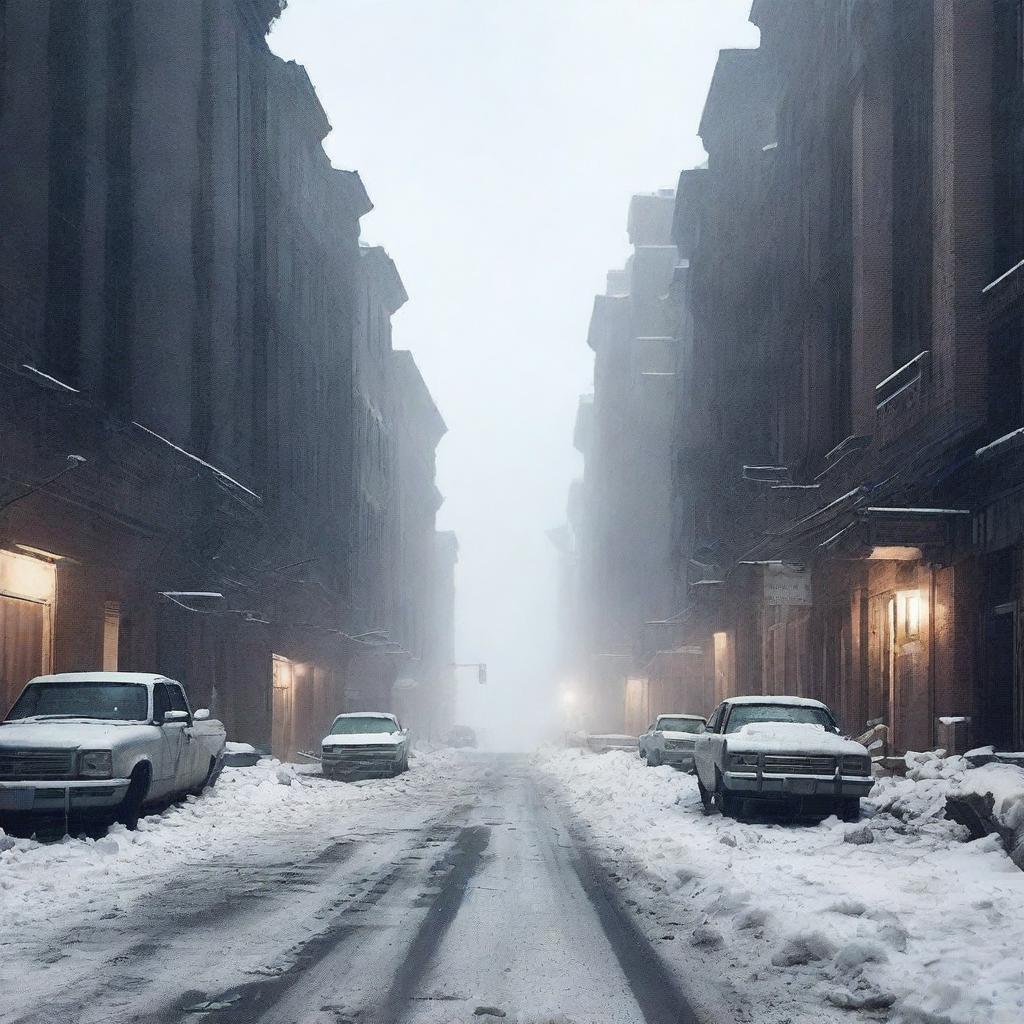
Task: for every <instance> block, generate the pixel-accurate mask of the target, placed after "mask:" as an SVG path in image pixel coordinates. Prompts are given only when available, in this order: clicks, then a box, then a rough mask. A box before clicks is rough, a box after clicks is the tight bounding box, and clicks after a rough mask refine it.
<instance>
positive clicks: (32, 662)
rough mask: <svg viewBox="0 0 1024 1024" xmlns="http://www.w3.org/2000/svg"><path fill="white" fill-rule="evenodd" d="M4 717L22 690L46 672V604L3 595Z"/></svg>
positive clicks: (0, 661) (0, 695)
mask: <svg viewBox="0 0 1024 1024" xmlns="http://www.w3.org/2000/svg"><path fill="white" fill-rule="evenodd" d="M0 637H2V638H3V640H2V643H0V715H6V714H7V712H8V711H10V709H11V705H12V704H13V703H14V702H15V700H17V698H18V694H19V693H21V688H22V687H23V686H24V685H25V683H27V682H28V681H29V680H30V679H31V678H32V677H33V676H38V675H42V673H43V670H44V669H43V645H44V643H45V637H46V605H45V604H43V603H42V602H41V601H30V600H27V599H25V598H20V597H6V596H0Z"/></svg>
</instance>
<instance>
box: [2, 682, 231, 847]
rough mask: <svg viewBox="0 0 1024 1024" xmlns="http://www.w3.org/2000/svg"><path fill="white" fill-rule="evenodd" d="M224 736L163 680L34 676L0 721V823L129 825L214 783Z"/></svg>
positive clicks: (206, 713)
mask: <svg viewBox="0 0 1024 1024" xmlns="http://www.w3.org/2000/svg"><path fill="white" fill-rule="evenodd" d="M224 740H225V733H224V726H223V725H222V724H221V723H220V722H218V721H215V720H213V719H211V718H210V712H209V711H207V710H206V709H199V710H196V711H192V709H191V708H190V707H189V703H188V699H187V698H186V696H185V691H184V689H183V688H182V686H181V684H180V683H178V682H175V680H173V679H167V678H166V677H165V676H160V675H149V674H142V673H132V672H71V673H65V674H62V675H51V676H38V677H36V678H35V679H32V680H30V681H29V682H28V684H27V685H26V686H25V689H24V690H23V691H22V693H21V696H20V697H19V698H18V700H17V701H16V702H15V704H14V707H13V708H11V710H10V712H9V713H8V715H7V718H6V719H5V720H4V721H3V722H2V723H0V821H3V820H11V819H17V818H35V817H38V816H42V815H49V816H57V817H60V816H63V818H64V820H65V825H66V824H67V820H68V819H69V818H70V817H71V816H72V815H75V816H87V815H88V816H100V817H103V816H105V817H107V818H111V817H113V818H116V819H117V820H118V821H120V822H122V823H123V824H124V825H126V826H127V827H128V828H130V829H134V828H135V827H136V825H137V824H138V820H139V816H140V814H141V813H142V810H143V808H144V807H145V806H146V805H147V804H151V803H156V802H158V801H164V800H170V799H173V798H174V797H177V796H181V795H184V794H185V793H198V792H200V791H201V790H202V789H203V788H204V787H205V786H207V785H208V784H210V783H211V782H213V781H214V780H215V779H216V777H217V774H218V773H219V771H220V769H221V766H222V764H223V757H224Z"/></svg>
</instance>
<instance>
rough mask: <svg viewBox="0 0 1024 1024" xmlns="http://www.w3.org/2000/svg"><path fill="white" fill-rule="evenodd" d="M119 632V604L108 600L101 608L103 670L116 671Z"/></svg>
mask: <svg viewBox="0 0 1024 1024" xmlns="http://www.w3.org/2000/svg"><path fill="white" fill-rule="evenodd" d="M120 634H121V606H120V605H119V604H118V603H117V602H116V601H108V602H107V603H106V606H105V607H104V609H103V671H104V672H116V671H117V649H118V643H119V639H120Z"/></svg>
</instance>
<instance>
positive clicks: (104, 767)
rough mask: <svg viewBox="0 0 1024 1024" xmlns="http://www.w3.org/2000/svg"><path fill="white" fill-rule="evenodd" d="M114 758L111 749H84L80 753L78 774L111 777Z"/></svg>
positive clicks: (87, 776)
mask: <svg viewBox="0 0 1024 1024" xmlns="http://www.w3.org/2000/svg"><path fill="white" fill-rule="evenodd" d="M112 768H113V758H112V756H111V752H110V751H109V750H82V751H79V754H78V774H79V775H81V776H83V777H85V778H88V779H109V778H110V775H111V771H112Z"/></svg>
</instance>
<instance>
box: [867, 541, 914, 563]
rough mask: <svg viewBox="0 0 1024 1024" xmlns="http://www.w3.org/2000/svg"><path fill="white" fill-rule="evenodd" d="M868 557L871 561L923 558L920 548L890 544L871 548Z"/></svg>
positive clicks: (905, 560) (909, 560)
mask: <svg viewBox="0 0 1024 1024" xmlns="http://www.w3.org/2000/svg"><path fill="white" fill-rule="evenodd" d="M868 557H869V558H870V559H872V560H873V561H886V560H888V561H892V562H916V561H918V560H919V559H921V558H923V557H924V555H923V554H922V553H921V549H920V548H913V547H904V546H902V545H897V544H891V545H888V546H881V547H873V548H872V549H871V554H870V555H869V556H868Z"/></svg>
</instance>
